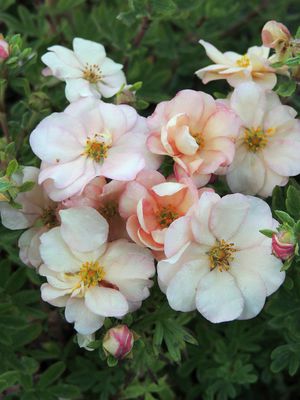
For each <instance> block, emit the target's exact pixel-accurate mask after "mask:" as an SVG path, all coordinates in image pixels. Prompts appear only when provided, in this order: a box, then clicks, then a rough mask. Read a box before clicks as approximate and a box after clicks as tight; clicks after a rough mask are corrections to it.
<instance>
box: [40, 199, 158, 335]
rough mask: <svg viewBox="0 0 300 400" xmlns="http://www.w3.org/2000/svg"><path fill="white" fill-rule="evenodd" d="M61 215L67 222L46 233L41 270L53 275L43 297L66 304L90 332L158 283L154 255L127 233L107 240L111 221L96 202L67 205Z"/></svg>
mask: <svg viewBox="0 0 300 400" xmlns="http://www.w3.org/2000/svg"><path fill="white" fill-rule="evenodd" d="M60 218H61V226H59V227H56V228H53V229H51V230H50V231H49V232H47V233H45V234H44V235H42V237H41V246H40V252H41V256H42V259H43V262H44V264H43V265H42V266H41V267H40V270H39V273H40V274H41V275H43V276H46V278H47V281H48V283H45V284H43V285H42V287H41V291H42V298H43V300H45V301H47V302H49V303H50V304H53V305H55V306H59V307H62V306H65V307H66V308H65V316H66V320H67V321H68V322H71V323H75V329H76V330H77V332H78V333H80V334H82V335H88V334H91V333H93V332H95V331H96V330H98V329H99V328H100V327H101V326H102V324H103V321H104V318H105V317H116V318H121V317H123V316H124V315H125V314H127V313H128V312H130V311H133V310H135V309H137V308H139V307H140V305H141V303H142V300H144V299H145V298H147V297H148V296H149V288H150V287H151V286H152V281H151V280H150V279H149V278H151V277H152V276H153V275H154V273H155V268H154V262H153V257H152V255H151V253H150V252H149V251H148V250H146V249H142V248H141V247H139V246H137V245H136V244H134V243H129V242H128V241H127V240H124V239H121V240H116V241H114V242H110V243H107V236H108V223H107V222H106V220H105V219H104V218H103V217H102V216H101V215H100V214H99V213H98V212H97V211H96V210H95V209H93V208H91V207H75V208H70V209H68V210H61V211H60Z"/></svg>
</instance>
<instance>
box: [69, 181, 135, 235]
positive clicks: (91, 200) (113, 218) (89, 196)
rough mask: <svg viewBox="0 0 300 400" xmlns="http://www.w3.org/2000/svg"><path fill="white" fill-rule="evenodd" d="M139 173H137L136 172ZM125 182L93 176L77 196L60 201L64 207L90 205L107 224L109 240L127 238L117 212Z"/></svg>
mask: <svg viewBox="0 0 300 400" xmlns="http://www.w3.org/2000/svg"><path fill="white" fill-rule="evenodd" d="M138 175H139V174H138ZM126 184H127V182H121V181H110V182H108V183H107V182H106V180H105V178H103V177H99V178H94V179H93V180H92V181H91V182H90V183H88V184H87V185H86V187H85V188H84V190H83V192H82V194H81V195H79V196H73V197H69V198H68V199H66V200H64V201H62V205H63V206H64V207H65V208H71V207H78V206H90V207H93V208H95V209H96V210H97V211H98V212H99V213H100V214H101V215H102V216H103V217H104V218H105V219H106V221H107V222H108V224H109V240H110V241H111V240H116V239H121V238H125V239H127V238H129V236H128V234H127V231H126V221H125V219H123V218H122V217H121V216H120V213H119V199H120V196H121V195H122V193H123V192H124V190H125V187H126Z"/></svg>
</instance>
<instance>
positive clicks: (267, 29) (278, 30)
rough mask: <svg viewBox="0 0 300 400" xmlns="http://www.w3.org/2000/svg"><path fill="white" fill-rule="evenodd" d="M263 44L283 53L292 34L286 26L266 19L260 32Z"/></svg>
mask: <svg viewBox="0 0 300 400" xmlns="http://www.w3.org/2000/svg"><path fill="white" fill-rule="evenodd" d="M261 38H262V42H263V45H264V46H265V47H269V48H270V49H275V50H276V52H278V53H279V54H285V52H286V50H287V49H288V47H289V43H290V40H291V39H292V36H291V34H290V31H289V30H288V28H287V27H286V26H285V25H283V24H281V23H280V22H277V21H268V22H267V23H266V24H265V25H264V27H263V29H262V32H261Z"/></svg>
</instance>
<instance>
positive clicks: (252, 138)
mask: <svg viewBox="0 0 300 400" xmlns="http://www.w3.org/2000/svg"><path fill="white" fill-rule="evenodd" d="M274 132H275V129H274V128H270V129H267V130H266V131H264V130H263V129H262V128H260V127H258V128H252V129H248V128H246V129H245V131H244V142H245V144H246V146H247V149H248V151H251V152H252V153H256V152H257V151H259V150H262V149H263V148H265V147H266V145H267V143H268V141H269V137H270V136H272V135H273V134H274Z"/></svg>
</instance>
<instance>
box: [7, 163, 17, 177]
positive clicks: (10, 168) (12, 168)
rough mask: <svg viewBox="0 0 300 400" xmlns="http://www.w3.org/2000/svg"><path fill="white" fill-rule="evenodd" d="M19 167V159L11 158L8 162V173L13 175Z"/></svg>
mask: <svg viewBox="0 0 300 400" xmlns="http://www.w3.org/2000/svg"><path fill="white" fill-rule="evenodd" d="M18 168H19V164H18V161H17V160H11V161H10V162H9V163H8V166H7V168H6V175H7V176H8V177H10V176H12V174H14V173H15V172H17V169H18Z"/></svg>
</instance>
